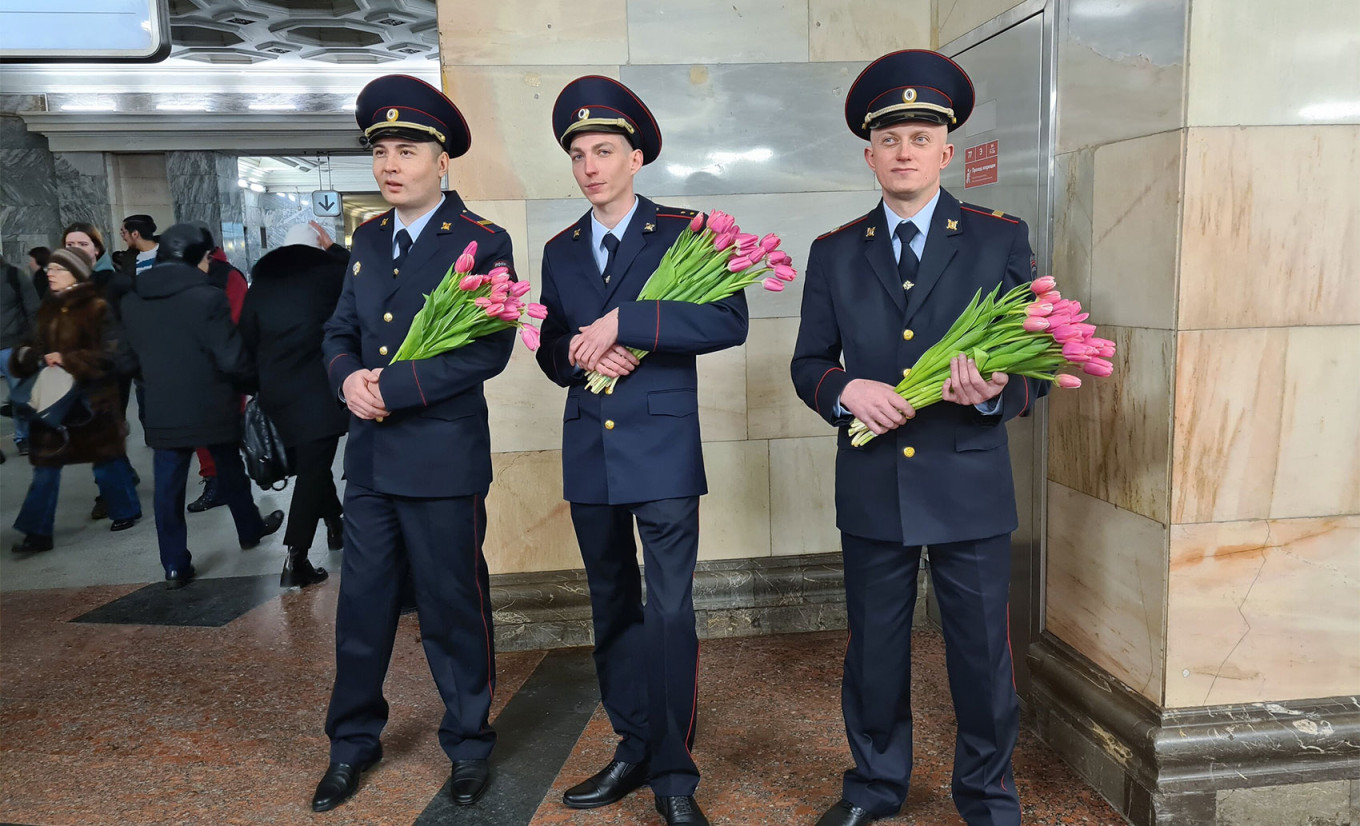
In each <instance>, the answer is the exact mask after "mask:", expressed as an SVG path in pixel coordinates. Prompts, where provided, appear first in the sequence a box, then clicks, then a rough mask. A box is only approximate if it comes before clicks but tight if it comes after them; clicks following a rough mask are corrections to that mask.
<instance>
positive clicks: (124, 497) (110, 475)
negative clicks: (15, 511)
mask: <svg viewBox="0 0 1360 826" xmlns="http://www.w3.org/2000/svg"><path fill="white" fill-rule="evenodd" d="M94 481H95V483H96V484H98V485H99V495H100V496H102V497H104V503H105V504H106V505H108V507H109V518H110V519H113V520H114V521H117V520H120V519H140V518H141V516H142V503H141V501H139V500H138V498H137V488H136V487H135V486H133V484H132V465H130V464H128V461H127V459H124V458H121V457H120V458H117V459H112V460H110V461H107V462H99V463H98V464H96V465H95V466H94ZM60 491H61V468H60V467H35V468H33V481H32V482H30V483H29V485H28V495H27V496H25V497H24V504H23V507H21V508H20V509H19V516H18V518H17V519H15V520H14V528H15V530H18V531H20V532H21V533H24V534H31V535H35V536H51V535H52V525H53V521H54V519H55V517H56V514H57V495H58V493H60Z"/></svg>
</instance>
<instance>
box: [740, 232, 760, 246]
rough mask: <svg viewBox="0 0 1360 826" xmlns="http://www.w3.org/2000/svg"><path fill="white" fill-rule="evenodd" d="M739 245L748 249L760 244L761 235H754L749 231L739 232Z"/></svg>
mask: <svg viewBox="0 0 1360 826" xmlns="http://www.w3.org/2000/svg"><path fill="white" fill-rule="evenodd" d="M737 246H739V247H745V248H747V249H750V248H751V247H756V246H760V236H758V235H752V234H751V233H749V232H739V233H737Z"/></svg>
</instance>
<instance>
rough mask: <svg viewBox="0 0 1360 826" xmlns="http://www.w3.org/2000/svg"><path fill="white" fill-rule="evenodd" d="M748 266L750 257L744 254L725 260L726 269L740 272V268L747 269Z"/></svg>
mask: <svg viewBox="0 0 1360 826" xmlns="http://www.w3.org/2000/svg"><path fill="white" fill-rule="evenodd" d="M750 266H751V259H749V258H747V257H746V256H744V255H737V256H734V257H733V258H732V259H731V260H729V261H728V262H727V271H728V272H741V271H742V270H745V269H749V268H750Z"/></svg>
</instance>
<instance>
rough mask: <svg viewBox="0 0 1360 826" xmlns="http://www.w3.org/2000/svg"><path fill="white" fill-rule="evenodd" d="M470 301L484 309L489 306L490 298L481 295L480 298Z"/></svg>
mask: <svg viewBox="0 0 1360 826" xmlns="http://www.w3.org/2000/svg"><path fill="white" fill-rule="evenodd" d="M472 303H473V304H475V305H477V306H478V307H481V308H482V309H483V310H485V309H486V308H487V307H490V306H491V299H489V298H487V297H486V296H482V297H481V298H479V299H477V300H475V301H473V302H472Z"/></svg>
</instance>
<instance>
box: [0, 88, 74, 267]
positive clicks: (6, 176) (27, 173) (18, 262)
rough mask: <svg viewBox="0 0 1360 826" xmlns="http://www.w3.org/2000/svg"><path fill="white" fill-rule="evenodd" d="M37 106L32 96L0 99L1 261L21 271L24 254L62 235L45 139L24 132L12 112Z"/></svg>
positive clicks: (19, 121)
mask: <svg viewBox="0 0 1360 826" xmlns="http://www.w3.org/2000/svg"><path fill="white" fill-rule="evenodd" d="M40 105H41V102H40V100H39V99H37V98H33V97H27V96H17V95H0V246H2V247H3V252H4V256H5V260H6V261H8V262H10V263H13V264H14V265H15V266H17V267H19V268H20V269H22V270H24V271H25V272H26V271H27V270H26V269H25V262H27V260H28V251H29V250H30V249H32V248H34V247H51V246H53V245H54V244H56V243H57V241H58V240H59V239H58V238H57V235H58V233H60V232H61V225H60V224H61V216H60V214H59V212H58V209H57V203H58V201H57V186H56V178H57V176H56V170H55V169H54V168H53V164H52V153H51V152H50V151H49V150H48V148H47V138H45V137H43V136H42V135H39V134H37V133H35V132H29V131H28V129H27V127H26V126H25V125H24V121H23V119H22V118H20V117H19V116H18V115H17V114H15V113H16V112H20V111H27V110H29V109H36V108H39V107H40Z"/></svg>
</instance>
